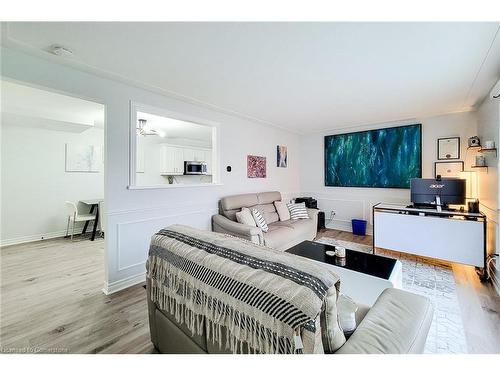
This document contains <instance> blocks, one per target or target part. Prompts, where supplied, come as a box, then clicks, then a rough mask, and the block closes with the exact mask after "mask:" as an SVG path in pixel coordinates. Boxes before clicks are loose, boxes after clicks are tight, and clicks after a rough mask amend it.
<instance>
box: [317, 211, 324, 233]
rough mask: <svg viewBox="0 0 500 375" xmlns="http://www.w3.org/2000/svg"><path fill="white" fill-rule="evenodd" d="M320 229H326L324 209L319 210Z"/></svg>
mask: <svg viewBox="0 0 500 375" xmlns="http://www.w3.org/2000/svg"><path fill="white" fill-rule="evenodd" d="M320 229H326V226H325V213H324V212H323V211H320V212H318V230H320Z"/></svg>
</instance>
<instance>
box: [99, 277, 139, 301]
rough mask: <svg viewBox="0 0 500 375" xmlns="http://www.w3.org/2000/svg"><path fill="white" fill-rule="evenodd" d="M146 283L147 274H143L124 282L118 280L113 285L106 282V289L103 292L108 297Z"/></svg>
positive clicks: (123, 280) (126, 279)
mask: <svg viewBox="0 0 500 375" xmlns="http://www.w3.org/2000/svg"><path fill="white" fill-rule="evenodd" d="M145 282H146V272H142V273H140V274H137V275H133V276H129V277H127V278H125V279H122V280H117V281H114V282H112V283H109V284H108V283H107V282H104V287H103V288H102V292H103V293H104V294H106V295H109V294H113V293H116V292H119V291H120V290H123V289H126V288H130V287H131V286H134V285H137V284H141V283H145Z"/></svg>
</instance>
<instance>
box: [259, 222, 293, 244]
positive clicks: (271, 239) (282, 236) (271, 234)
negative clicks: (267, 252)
mask: <svg viewBox="0 0 500 375" xmlns="http://www.w3.org/2000/svg"><path fill="white" fill-rule="evenodd" d="M292 236H295V233H294V231H293V228H291V227H287V226H282V225H276V223H272V224H271V225H269V230H268V231H267V232H266V233H264V243H265V245H266V246H267V247H271V248H273V249H277V248H280V247H281V246H282V245H283V244H284V243H286V242H288V241H289V240H290V237H292Z"/></svg>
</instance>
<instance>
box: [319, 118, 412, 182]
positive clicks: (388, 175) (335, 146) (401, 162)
mask: <svg viewBox="0 0 500 375" xmlns="http://www.w3.org/2000/svg"><path fill="white" fill-rule="evenodd" d="M419 177H422V125H421V124H415V125H408V126H399V127H395V128H386V129H377V130H368V131H362V132H356V133H347V134H335V135H329V136H326V137H325V185H326V186H345V187H372V188H406V189H409V188H410V180H411V179H412V178H419Z"/></svg>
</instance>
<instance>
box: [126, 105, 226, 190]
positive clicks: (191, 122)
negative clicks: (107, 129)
mask: <svg viewBox="0 0 500 375" xmlns="http://www.w3.org/2000/svg"><path fill="white" fill-rule="evenodd" d="M130 113H131V116H130V117H131V119H130V139H131V142H130V188H148V187H149V188H158V187H183V186H191V187H192V186H196V185H203V186H205V185H211V184H215V183H217V182H218V153H217V149H216V145H217V136H218V132H217V130H218V126H217V124H216V123H213V122H211V121H207V120H202V119H197V118H194V117H190V116H185V115H182V114H179V113H174V112H170V111H166V110H163V109H159V108H154V107H150V106H146V105H142V104H137V103H131V111H130Z"/></svg>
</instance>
